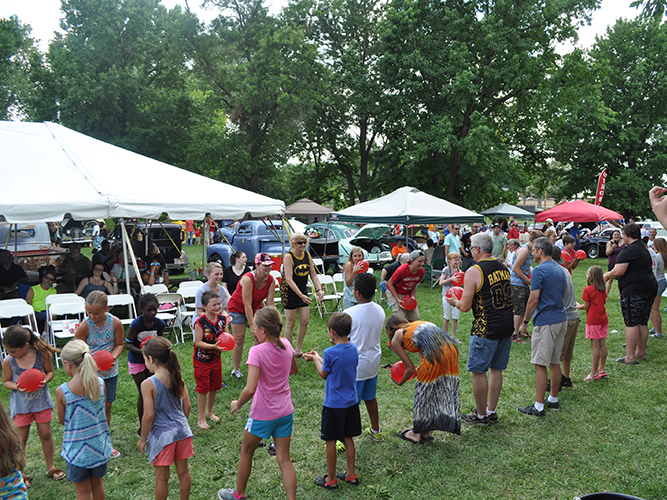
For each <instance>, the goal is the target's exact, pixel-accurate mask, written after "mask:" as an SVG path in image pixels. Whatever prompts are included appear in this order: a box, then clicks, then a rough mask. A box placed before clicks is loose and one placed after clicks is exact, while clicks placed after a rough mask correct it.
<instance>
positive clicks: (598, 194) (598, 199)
mask: <svg viewBox="0 0 667 500" xmlns="http://www.w3.org/2000/svg"><path fill="white" fill-rule="evenodd" d="M606 182H607V169H606V168H605V169H604V170H603V171H602V172H600V177H598V188H597V190H596V191H595V204H596V205H599V204H601V203H602V198H603V197H604V185H605V183H606Z"/></svg>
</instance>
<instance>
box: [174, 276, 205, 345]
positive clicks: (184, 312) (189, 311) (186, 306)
mask: <svg viewBox="0 0 667 500" xmlns="http://www.w3.org/2000/svg"><path fill="white" fill-rule="evenodd" d="M187 283H194V282H193V281H190V282H187ZM197 283H199V286H198V287H196V288H195V287H194V286H190V285H186V286H185V288H183V286H182V285H183V283H181V286H179V287H178V292H177V293H179V294H180V295H181V299H182V301H181V304H180V307H179V308H180V311H181V318H182V321H181V323H185V324H186V325H190V333H191V334H192V340H193V341H194V337H195V329H194V327H193V326H192V318H193V317H194V315H195V309H196V307H195V302H194V299H195V296H196V294H197V290H199V288H201V285H202V283H201V281H198V282H197ZM188 300H190V301H189V302H188ZM185 333H186V332H185V331H184V330H183V329H182V328H181V341H182V342H183V343H185V337H184V335H185Z"/></svg>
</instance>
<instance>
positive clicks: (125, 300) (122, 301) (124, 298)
mask: <svg viewBox="0 0 667 500" xmlns="http://www.w3.org/2000/svg"><path fill="white" fill-rule="evenodd" d="M107 301H108V303H109V307H115V306H127V315H128V317H127V318H118V314H114V316H116V317H117V318H118V319H119V320H120V322H121V323H123V325H129V324H131V323H132V322H133V321H134V320H135V319H136V317H137V309H136V307H135V305H134V297H132V295H128V294H126V293H121V294H120V295H109V296H107Z"/></svg>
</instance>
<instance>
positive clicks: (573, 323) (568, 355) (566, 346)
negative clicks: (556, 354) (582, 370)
mask: <svg viewBox="0 0 667 500" xmlns="http://www.w3.org/2000/svg"><path fill="white" fill-rule="evenodd" d="M579 323H581V320H580V319H579V318H576V319H568V320H567V329H566V330H565V339H564V340H563V349H562V351H561V353H560V360H561V361H572V353H573V352H574V341H575V340H577V330H579Z"/></svg>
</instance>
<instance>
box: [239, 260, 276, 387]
mask: <svg viewBox="0 0 667 500" xmlns="http://www.w3.org/2000/svg"><path fill="white" fill-rule="evenodd" d="M272 264H273V261H272V260H271V257H270V256H269V255H268V254H265V253H262V254H257V256H256V257H255V270H254V271H251V272H249V273H246V274H244V275H243V278H241V281H239V284H238V285H237V286H236V290H234V293H233V295H232V297H231V298H230V299H229V302H228V303H227V310H228V311H229V312H230V313H231V315H232V333H233V334H234V340H236V345H235V346H234V349H233V350H232V364H233V365H234V369H233V370H232V377H234V378H237V379H240V378H243V374H242V373H241V370H239V368H240V367H241V356H242V355H243V343H244V341H245V325H246V323H248V325H250V334H251V335H254V334H255V320H254V315H255V313H256V312H257V310H258V309H260V308H261V307H262V302H263V301H264V299H266V305H267V306H269V307H274V298H275V295H276V287H275V284H274V280H273V276H271V274H270V273H271V265H272Z"/></svg>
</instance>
